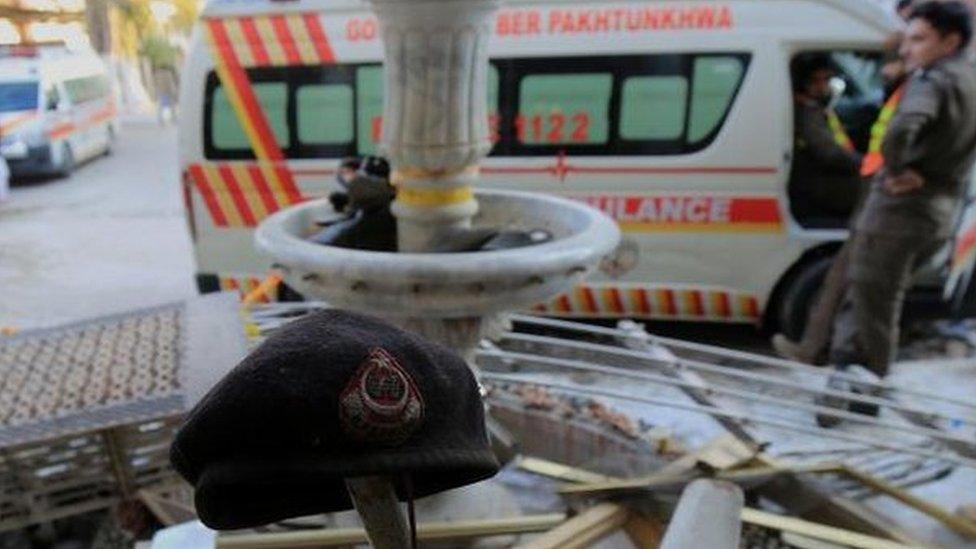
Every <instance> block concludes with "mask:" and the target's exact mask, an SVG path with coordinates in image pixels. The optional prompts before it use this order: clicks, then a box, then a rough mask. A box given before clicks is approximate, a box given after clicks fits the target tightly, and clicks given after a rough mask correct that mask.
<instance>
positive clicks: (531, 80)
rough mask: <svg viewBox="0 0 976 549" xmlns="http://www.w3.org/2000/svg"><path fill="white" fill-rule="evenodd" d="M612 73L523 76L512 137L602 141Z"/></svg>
mask: <svg viewBox="0 0 976 549" xmlns="http://www.w3.org/2000/svg"><path fill="white" fill-rule="evenodd" d="M612 86H613V75H612V74H610V73H603V74H546V75H533V76H526V77H525V78H523V79H522V85H521V89H520V90H519V114H518V115H517V116H516V117H515V136H516V139H517V140H518V141H519V142H520V143H525V144H529V145H534V144H541V143H546V144H560V143H585V144H593V143H606V142H607V138H608V136H609V126H610V124H609V121H610V116H609V113H610V92H611V89H612Z"/></svg>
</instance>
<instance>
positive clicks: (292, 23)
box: [285, 14, 321, 65]
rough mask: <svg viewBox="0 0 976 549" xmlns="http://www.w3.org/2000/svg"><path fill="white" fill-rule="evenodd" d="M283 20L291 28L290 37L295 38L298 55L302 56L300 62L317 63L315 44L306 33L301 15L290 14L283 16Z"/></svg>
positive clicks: (305, 63) (318, 61) (306, 63)
mask: <svg viewBox="0 0 976 549" xmlns="http://www.w3.org/2000/svg"><path fill="white" fill-rule="evenodd" d="M285 21H286V22H287V23H288V29H289V30H291V35H292V37H293V38H294V39H295V47H296V48H298V55H299V56H301V58H302V64H303V65H317V64H319V63H320V62H321V61H320V60H319V57H318V55H317V54H316V53H315V46H314V44H312V38H311V37H310V36H309V35H308V29H306V28H305V22H304V21H302V16H301V15H298V14H291V15H289V16H287V17H286V18H285Z"/></svg>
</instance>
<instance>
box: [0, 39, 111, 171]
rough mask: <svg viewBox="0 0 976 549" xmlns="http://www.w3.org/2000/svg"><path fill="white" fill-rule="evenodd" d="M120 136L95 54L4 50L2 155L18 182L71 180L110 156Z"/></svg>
mask: <svg viewBox="0 0 976 549" xmlns="http://www.w3.org/2000/svg"><path fill="white" fill-rule="evenodd" d="M117 134H118V116H117V108H116V101H115V93H114V91H113V86H112V83H111V80H110V79H109V76H108V71H107V69H106V67H105V64H104V63H103V62H102V60H101V59H100V58H99V57H98V55H97V54H95V53H94V51H91V50H89V51H84V50H83V51H77V50H73V49H69V48H68V47H67V46H65V45H63V44H19V45H13V46H6V47H3V48H0V155H2V156H3V158H4V159H6V161H7V164H8V165H9V167H10V171H11V174H12V175H13V176H14V177H17V176H23V175H62V176H63V175H68V174H69V173H71V170H72V169H74V167H75V166H76V165H78V164H79V163H80V162H83V161H85V160H88V159H91V158H93V157H96V156H98V155H100V154H106V153H108V152H110V151H111V148H112V143H113V141H114V140H115V137H116V135H117Z"/></svg>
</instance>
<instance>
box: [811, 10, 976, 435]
mask: <svg viewBox="0 0 976 549" xmlns="http://www.w3.org/2000/svg"><path fill="white" fill-rule="evenodd" d="M972 17H973V16H972V12H971V11H970V10H969V8H968V6H967V5H966V4H965V3H963V2H961V1H959V0H944V1H927V2H922V3H921V4H917V5H916V6H915V7H914V8H913V9H912V13H911V15H910V17H909V23H908V28H907V30H906V32H905V39H904V41H903V42H902V46H901V54H902V57H903V58H904V60H905V66H906V68H907V69H908V70H909V71H911V73H912V75H911V79H910V80H909V83H908V86H907V87H906V89H905V93H904V97H903V98H902V99H901V103H900V104H899V106H898V109H897V112H896V113H895V115H894V117H893V118H892V120H891V124H890V126H889V128H888V129H887V131H886V132H885V136H884V142H883V144H882V148H883V150H884V167H883V168H882V170H881V171H880V172H878V175H877V176H875V177H874V178H873V179H872V182H871V187H870V190H869V191H868V192H867V194H866V196H865V199H864V203H863V205H862V206H861V208H860V211H859V213H858V215H857V217H856V219H855V220H854V223H853V224H852V229H853V232H852V236H851V244H850V268H849V269H848V272H847V284H848V289H847V293H846V294H845V296H844V301H843V304H842V306H841V308H840V309H839V311H838V313H837V317H836V319H835V321H834V327H833V328H834V333H833V336H832V338H831V347H830V362H831V363H832V365H833V369H834V373H833V374H831V375H830V376H829V378H828V387H829V388H830V389H831V390H833V391H835V392H836V391H847V392H850V393H853V394H861V395H865V394H867V395H871V396H878V395H880V394H882V393H883V391H882V389H881V388H880V387H879V385H878V384H877V381H878V380H879V378H884V377H885V376H886V375H887V373H888V369H889V366H890V364H891V362H892V361H893V359H894V357H895V353H896V350H897V343H898V332H899V321H900V319H901V310H902V304H903V301H904V298H905V292H906V291H907V290H908V288H909V286H910V285H911V281H912V276H913V274H914V270H915V267H916V266H917V265H918V264H919V263H920V262H922V261H924V260H925V259H927V258H928V257H930V256H931V255H932V254H933V253H935V252H936V251H937V250H939V249H941V248H942V247H943V246H945V244H946V243H947V241H948V240H949V238H950V235H951V234H952V229H953V226H954V225H955V222H956V219H957V218H958V214H959V211H960V209H961V207H962V204H963V195H964V191H965V189H966V187H967V185H968V183H969V180H970V176H971V174H972V169H973V165H974V164H976V65H974V64H973V62H972V60H971V59H970V58H969V55H968V53H969V52H968V47H969V45H970V43H971V42H972V37H973V19H972ZM817 403H818V404H819V405H821V406H830V407H835V408H838V409H846V410H847V411H850V412H855V413H860V414H866V415H877V414H878V413H879V407H878V406H877V405H876V404H874V403H868V402H865V401H863V400H849V399H846V398H843V397H840V398H838V397H837V396H836V394H831V395H821V396H820V397H818V399H817ZM839 421H840V418H839V417H838V416H837V415H836V414H834V413H831V414H824V413H821V414H818V415H817V422H818V424H820V425H821V426H823V427H829V426H832V425H835V424H837V423H838V422H839Z"/></svg>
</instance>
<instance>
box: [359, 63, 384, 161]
mask: <svg viewBox="0 0 976 549" xmlns="http://www.w3.org/2000/svg"><path fill="white" fill-rule="evenodd" d="M382 117H383V67H382V66H380V65H372V66H368V67H359V69H357V70H356V124H357V126H358V127H359V132H358V135H357V136H356V149H357V150H358V151H359V154H364V155H365V154H375V153H376V146H377V144H378V143H379V142H380V122H381V121H382Z"/></svg>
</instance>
